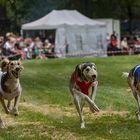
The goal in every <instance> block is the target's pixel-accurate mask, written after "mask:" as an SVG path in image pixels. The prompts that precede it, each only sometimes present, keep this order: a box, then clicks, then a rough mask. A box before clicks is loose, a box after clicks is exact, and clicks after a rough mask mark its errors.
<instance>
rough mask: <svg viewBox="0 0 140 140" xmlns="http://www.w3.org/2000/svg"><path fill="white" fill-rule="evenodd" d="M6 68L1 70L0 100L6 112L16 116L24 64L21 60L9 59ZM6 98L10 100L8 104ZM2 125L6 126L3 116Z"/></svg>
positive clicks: (0, 121) (0, 122)
mask: <svg viewBox="0 0 140 140" xmlns="http://www.w3.org/2000/svg"><path fill="white" fill-rule="evenodd" d="M4 66H5V65H4ZM6 68H7V70H5V71H4V72H3V71H0V101H1V104H2V106H3V108H4V110H5V112H6V114H9V113H12V114H14V115H15V116H16V115H18V114H19V112H18V105H19V101H20V96H21V91H22V88H21V85H20V81H19V76H20V73H21V71H22V69H23V66H22V65H21V63H20V62H19V61H9V63H8V64H7V66H6ZM1 69H3V68H1ZM13 99H14V105H13V108H11V101H12V100H13ZM5 100H7V101H8V103H7V104H6V103H5ZM0 127H1V128H2V127H4V123H3V121H2V119H1V118H0Z"/></svg>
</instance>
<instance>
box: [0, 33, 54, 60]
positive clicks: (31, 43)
mask: <svg viewBox="0 0 140 140" xmlns="http://www.w3.org/2000/svg"><path fill="white" fill-rule="evenodd" d="M53 54H54V41H53V40H52V39H51V38H46V39H45V40H44V41H42V40H41V39H40V38H39V37H35V38H34V39H32V38H29V37H28V38H23V37H19V36H16V35H15V34H13V33H7V34H6V36H5V37H4V36H0V57H1V59H2V58H3V57H8V58H11V59H12V58H14V57H19V58H20V59H21V60H24V59H38V58H40V59H42V58H46V57H53Z"/></svg>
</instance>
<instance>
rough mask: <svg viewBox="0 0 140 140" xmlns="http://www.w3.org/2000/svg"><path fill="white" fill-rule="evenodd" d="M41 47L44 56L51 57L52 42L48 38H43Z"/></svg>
mask: <svg viewBox="0 0 140 140" xmlns="http://www.w3.org/2000/svg"><path fill="white" fill-rule="evenodd" d="M43 48H44V53H45V55H46V57H52V44H51V43H50V42H49V40H48V39H46V40H45V42H44V47H43Z"/></svg>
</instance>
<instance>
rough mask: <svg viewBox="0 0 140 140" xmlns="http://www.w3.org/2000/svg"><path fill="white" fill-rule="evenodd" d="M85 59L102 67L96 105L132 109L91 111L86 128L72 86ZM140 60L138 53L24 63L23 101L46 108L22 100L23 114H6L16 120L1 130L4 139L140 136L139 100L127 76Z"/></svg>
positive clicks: (125, 139)
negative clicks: (129, 89)
mask: <svg viewBox="0 0 140 140" xmlns="http://www.w3.org/2000/svg"><path fill="white" fill-rule="evenodd" d="M85 61H92V62H95V63H96V65H97V69H98V81H99V87H98V90H97V96H96V104H97V105H98V106H99V108H100V109H101V110H110V111H121V112H123V111H128V112H129V113H128V114H125V115H119V114H118V115H117V114H116V115H115V114H114V115H110V114H106V115H100V116H99V117H98V116H96V115H94V114H91V113H90V111H86V112H85V113H84V116H85V122H86V128H85V129H84V130H82V129H80V127H79V117H78V114H77V112H76V109H75V108H74V106H72V107H69V103H70V101H71V96H70V92H69V88H68V85H69V79H70V75H71V73H72V72H73V70H74V69H75V66H76V65H77V64H78V63H80V62H85ZM139 62H140V58H139V57H138V56H119V57H107V58H91V57H90V58H86V57H85V58H69V59H50V60H30V61H24V62H23V65H24V68H25V69H24V71H23V73H22V75H21V83H22V87H23V93H22V98H21V102H23V99H24V100H25V103H26V104H27V105H28V104H32V105H33V106H34V107H41V108H42V107H44V111H42V110H41V111H39V110H38V109H35V108H33V109H31V108H27V106H23V105H22V104H21V105H20V108H19V109H20V110H19V111H20V115H19V116H18V117H13V116H8V117H6V118H5V121H6V119H9V118H11V119H12V123H11V124H10V126H9V127H8V128H7V129H6V130H1V131H0V140H1V139H2V140H28V139H29V140H32V139H33V140H34V139H35V140H47V139H60V140H61V139H72V140H74V139H82V140H83V139H87V140H89V139H94V140H139V139H140V133H139V130H140V123H138V122H137V121H136V118H135V114H134V112H135V110H136V107H137V106H136V102H135V100H134V99H133V96H132V94H131V93H128V92H127V87H128V86H127V80H126V79H124V78H122V77H121V75H122V72H123V71H127V72H129V70H130V69H131V68H132V67H133V66H135V65H136V64H139ZM45 105H47V108H45ZM50 108H51V109H53V111H51V110H50V112H49V110H48V112H47V113H46V114H45V111H47V109H50ZM55 109H56V111H55ZM68 113H69V115H67V114H68Z"/></svg>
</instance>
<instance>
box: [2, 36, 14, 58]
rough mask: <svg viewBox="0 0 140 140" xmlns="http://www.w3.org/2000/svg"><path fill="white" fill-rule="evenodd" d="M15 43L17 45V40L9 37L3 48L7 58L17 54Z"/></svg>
mask: <svg viewBox="0 0 140 140" xmlns="http://www.w3.org/2000/svg"><path fill="white" fill-rule="evenodd" d="M15 43H16V39H15V38H14V37H11V36H10V37H8V39H7V41H6V42H5V44H4V47H3V54H4V55H5V56H9V55H14V54H16V51H15Z"/></svg>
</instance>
